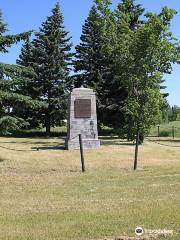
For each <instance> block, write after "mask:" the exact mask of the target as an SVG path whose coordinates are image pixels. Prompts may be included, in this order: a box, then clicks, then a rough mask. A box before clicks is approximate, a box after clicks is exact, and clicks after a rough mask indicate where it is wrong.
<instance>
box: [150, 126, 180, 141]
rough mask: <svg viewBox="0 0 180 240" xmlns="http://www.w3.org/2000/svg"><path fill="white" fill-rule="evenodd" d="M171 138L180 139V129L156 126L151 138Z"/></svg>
mask: <svg viewBox="0 0 180 240" xmlns="http://www.w3.org/2000/svg"><path fill="white" fill-rule="evenodd" d="M152 136H153V137H171V138H173V139H174V138H180V128H179V127H176V126H161V125H158V126H156V127H155V128H154V129H153V130H152V131H151V134H150V135H149V137H152Z"/></svg>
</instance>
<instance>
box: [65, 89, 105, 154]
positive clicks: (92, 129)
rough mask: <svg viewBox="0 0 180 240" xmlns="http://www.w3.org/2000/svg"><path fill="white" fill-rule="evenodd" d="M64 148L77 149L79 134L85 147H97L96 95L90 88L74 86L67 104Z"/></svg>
mask: <svg viewBox="0 0 180 240" xmlns="http://www.w3.org/2000/svg"><path fill="white" fill-rule="evenodd" d="M68 115H69V116H68V135H67V138H66V143H65V144H66V149H68V150H71V149H79V134H81V136H82V142H83V147H84V148H85V149H92V148H99V147H100V141H99V139H98V131H97V115H96V96H95V93H94V92H93V90H92V89H89V88H74V89H73V91H72V92H71V94H70V98H69V106H68Z"/></svg>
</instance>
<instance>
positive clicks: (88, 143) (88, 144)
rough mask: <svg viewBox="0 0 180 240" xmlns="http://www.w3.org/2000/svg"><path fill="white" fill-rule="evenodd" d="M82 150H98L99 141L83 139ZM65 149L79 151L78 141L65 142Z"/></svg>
mask: <svg viewBox="0 0 180 240" xmlns="http://www.w3.org/2000/svg"><path fill="white" fill-rule="evenodd" d="M82 143H83V148H84V149H96V148H100V140H98V139H83V140H82ZM65 146H66V149H68V150H73V149H79V148H80V146H79V141H77V139H76V140H68V139H66V141H65Z"/></svg>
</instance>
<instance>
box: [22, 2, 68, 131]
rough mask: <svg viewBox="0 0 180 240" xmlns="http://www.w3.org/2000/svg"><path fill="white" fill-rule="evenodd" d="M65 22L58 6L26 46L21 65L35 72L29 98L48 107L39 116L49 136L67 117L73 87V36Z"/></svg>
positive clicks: (57, 5) (23, 50)
mask: <svg viewBox="0 0 180 240" xmlns="http://www.w3.org/2000/svg"><path fill="white" fill-rule="evenodd" d="M63 22H64V21H63V16H62V13H61V12H60V6H59V4H58V3H57V4H56V6H55V8H54V9H53V10H52V15H51V16H50V17H47V19H46V21H45V22H43V23H42V26H41V27H40V30H39V32H37V33H35V39H34V40H33V41H32V43H29V42H27V43H26V45H25V46H24V48H23V49H22V53H21V55H20V60H19V63H20V64H21V65H24V66H26V65H28V66H31V67H32V68H33V70H34V72H35V77H34V78H33V81H32V87H31V91H30V93H29V94H30V96H32V97H35V98H36V99H41V100H43V101H44V102H45V103H46V104H47V107H46V108H42V109H41V111H40V112H39V114H38V116H39V120H40V121H41V123H42V124H43V126H45V127H46V133H47V135H50V128H51V127H52V126H54V125H55V124H58V123H59V121H60V120H63V119H64V118H65V117H66V105H67V103H66V93H67V90H68V87H69V86H70V80H69V71H70V67H69V66H70V63H71V57H72V54H71V53H70V50H71V44H70V43H69V41H70V37H68V32H67V31H66V30H65V28H64V26H63ZM32 89H33V91H32ZM34 93H35V95H33V94H34Z"/></svg>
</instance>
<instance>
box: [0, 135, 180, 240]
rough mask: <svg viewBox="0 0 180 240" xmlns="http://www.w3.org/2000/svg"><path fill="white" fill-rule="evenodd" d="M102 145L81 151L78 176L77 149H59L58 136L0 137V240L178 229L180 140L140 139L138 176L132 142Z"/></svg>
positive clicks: (80, 238)
mask: <svg viewBox="0 0 180 240" xmlns="http://www.w3.org/2000/svg"><path fill="white" fill-rule="evenodd" d="M101 140H102V147H101V148H100V149H98V150H86V151H85V161H86V169H87V171H86V173H84V174H82V173H81V171H80V158H79V151H66V150H63V140H62V139H59V138H50V139H46V138H3V137H1V138H0V150H1V151H0V183H1V184H0V206H1V207H0V239H2V240H6V239H8V240H24V239H28V240H37V239H38V240H39V239H43V240H44V239H47V240H52V239H53V240H56V239H58V240H59V239H61V240H67V239H68V240H71V239H76V240H90V239H91V240H96V239H97V240H99V239H105V238H106V237H107V238H110V239H115V237H116V236H121V235H127V236H135V234H134V229H135V228H136V227H137V226H142V227H144V228H146V229H168V230H174V231H175V232H176V231H178V230H179V229H180V140H179V139H175V140H174V141H171V140H168V139H160V140H161V141H158V139H155V138H151V141H146V142H145V143H144V145H143V146H141V147H140V155H139V170H138V171H136V172H134V171H133V170H132V166H133V157H134V145H133V144H132V143H130V142H126V141H122V140H120V139H118V138H115V137H114V138H109V137H103V138H102V139H101ZM156 141H157V142H158V143H157V142H156ZM37 149H39V151H37ZM158 239H159V238H158ZM166 239H168V240H169V239H173V240H179V239H180V234H176V233H175V234H174V235H173V237H169V238H166Z"/></svg>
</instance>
